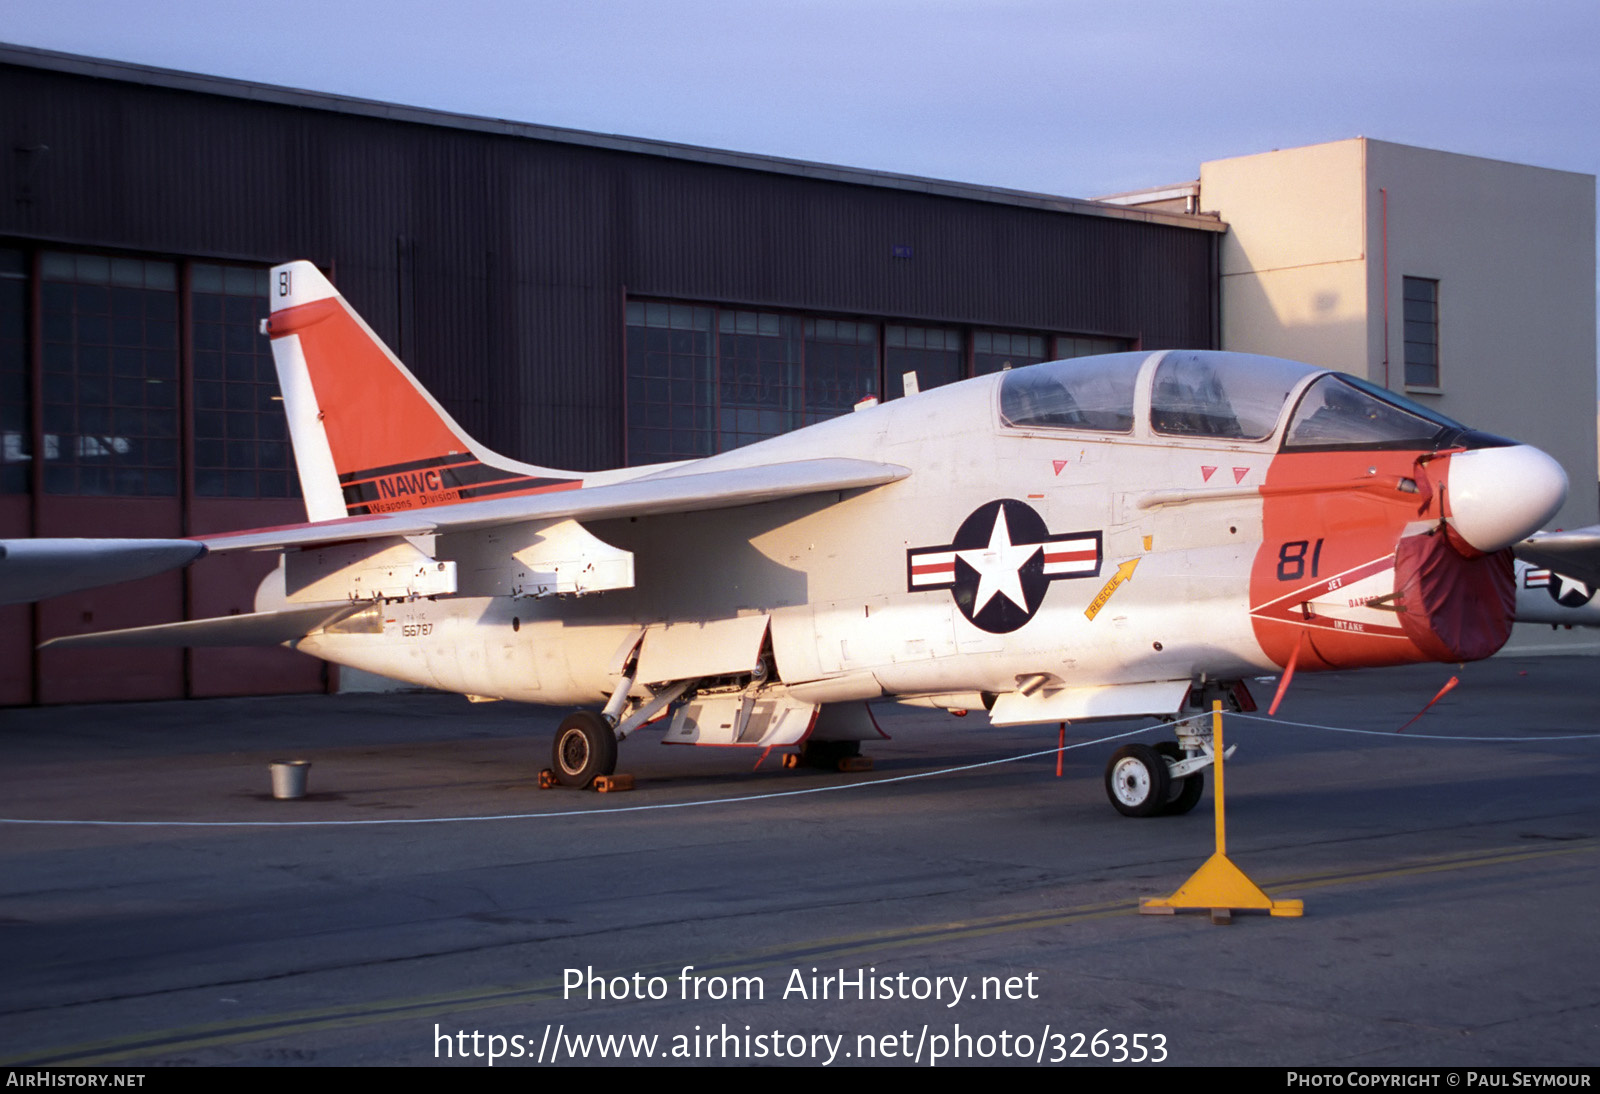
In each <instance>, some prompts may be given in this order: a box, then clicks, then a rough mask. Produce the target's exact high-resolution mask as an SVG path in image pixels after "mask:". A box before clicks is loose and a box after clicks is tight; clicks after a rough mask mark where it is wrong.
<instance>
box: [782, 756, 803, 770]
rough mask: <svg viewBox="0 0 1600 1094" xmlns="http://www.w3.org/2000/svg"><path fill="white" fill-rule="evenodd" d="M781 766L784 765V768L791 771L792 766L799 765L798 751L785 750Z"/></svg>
mask: <svg viewBox="0 0 1600 1094" xmlns="http://www.w3.org/2000/svg"><path fill="white" fill-rule="evenodd" d="M783 766H784V769H785V770H791V771H792V770H793V769H794V768H797V767H799V766H800V753H798V752H785V753H784V754H783Z"/></svg>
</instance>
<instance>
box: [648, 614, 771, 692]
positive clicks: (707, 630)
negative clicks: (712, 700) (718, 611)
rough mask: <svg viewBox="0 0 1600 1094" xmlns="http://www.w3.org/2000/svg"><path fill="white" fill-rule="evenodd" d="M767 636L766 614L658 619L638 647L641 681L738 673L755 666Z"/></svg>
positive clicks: (697, 678)
mask: <svg viewBox="0 0 1600 1094" xmlns="http://www.w3.org/2000/svg"><path fill="white" fill-rule="evenodd" d="M766 636H767V617H766V616H765V615H743V616H740V617H739V618H737V619H713V620H711V621H710V622H706V623H657V624H654V625H653V626H651V627H649V628H647V629H646V630H645V632H644V646H643V647H642V648H641V649H640V650H639V675H638V680H639V682H640V683H642V684H660V683H666V682H667V681H671V680H699V679H702V678H704V677H708V676H737V675H739V674H740V673H746V672H749V671H750V670H751V669H753V668H755V664H756V659H757V658H758V657H760V656H761V643H762V642H763V641H764V640H765V639H766Z"/></svg>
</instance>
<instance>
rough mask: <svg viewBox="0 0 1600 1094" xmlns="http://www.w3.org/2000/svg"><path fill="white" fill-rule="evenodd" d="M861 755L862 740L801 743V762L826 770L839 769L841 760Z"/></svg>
mask: <svg viewBox="0 0 1600 1094" xmlns="http://www.w3.org/2000/svg"><path fill="white" fill-rule="evenodd" d="M859 755H861V742H860V741H805V742H804V743H802V744H801V745H800V762H801V763H803V764H805V765H806V766H807V767H817V768H821V769H822V770H824V771H837V770H839V761H841V760H848V759H850V758H851V757H854V756H859Z"/></svg>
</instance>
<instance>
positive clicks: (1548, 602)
mask: <svg viewBox="0 0 1600 1094" xmlns="http://www.w3.org/2000/svg"><path fill="white" fill-rule="evenodd" d="M1596 591H1600V587H1597V586H1596V585H1594V584H1593V583H1592V582H1591V581H1587V580H1584V579H1583V578H1581V577H1574V576H1572V575H1571V574H1570V573H1562V572H1560V571H1558V570H1552V569H1550V568H1548V567H1544V566H1536V565H1534V564H1533V563H1531V562H1524V561H1523V560H1522V559H1521V558H1519V559H1517V622H1518V623H1549V624H1550V625H1551V626H1552V627H1600V604H1597V603H1595V599H1594V594H1595V593H1596Z"/></svg>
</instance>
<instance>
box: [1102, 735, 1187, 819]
mask: <svg viewBox="0 0 1600 1094" xmlns="http://www.w3.org/2000/svg"><path fill="white" fill-rule="evenodd" d="M1171 790H1172V780H1171V777H1170V776H1169V775H1168V774H1167V761H1166V760H1165V759H1164V758H1163V757H1162V755H1161V753H1159V752H1157V751H1156V750H1155V749H1154V748H1151V747H1150V746H1149V745H1123V746H1122V747H1121V748H1119V749H1117V751H1116V752H1114V753H1112V756H1111V762H1110V763H1108V764H1106V794H1107V795H1108V796H1109V797H1110V798H1111V804H1112V805H1113V806H1115V807H1116V810H1117V812H1119V813H1121V814H1122V815H1123V816H1125V817H1154V816H1156V815H1158V814H1160V813H1161V812H1162V811H1164V810H1165V809H1166V807H1167V799H1168V797H1169V796H1170V793H1171Z"/></svg>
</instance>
